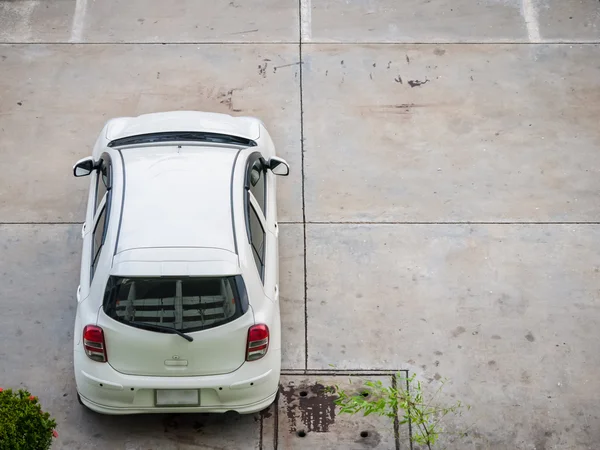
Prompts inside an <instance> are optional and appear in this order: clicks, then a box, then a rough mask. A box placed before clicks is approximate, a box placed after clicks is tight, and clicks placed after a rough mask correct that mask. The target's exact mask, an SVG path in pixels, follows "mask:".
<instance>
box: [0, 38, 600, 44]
mask: <svg viewBox="0 0 600 450" xmlns="http://www.w3.org/2000/svg"><path fill="white" fill-rule="evenodd" d="M307 43H310V44H312V45H336V46H352V45H386V46H387V45H414V46H416V45H489V46H495V45H598V44H600V40H587V41H579V40H566V39H564V40H559V41H556V40H555V41H553V40H544V41H541V40H540V42H538V43H534V42H529V41H508V40H507V41H464V42H451V41H414V42H413V41H344V42H337V41H314V40H311V41H310V42H307ZM295 44H298V41H296V40H294V41H184V42H177V41H164V42H143V41H119V42H114V41H113V42H111V41H91V42H90V41H88V42H68V41H35V42H31V41H21V40H19V41H2V40H0V45H111V46H118V45H295Z"/></svg>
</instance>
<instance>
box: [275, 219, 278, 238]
mask: <svg viewBox="0 0 600 450" xmlns="http://www.w3.org/2000/svg"><path fill="white" fill-rule="evenodd" d="M275 236H279V224H278V223H277V222H275Z"/></svg>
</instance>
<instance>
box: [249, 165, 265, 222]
mask: <svg viewBox="0 0 600 450" xmlns="http://www.w3.org/2000/svg"><path fill="white" fill-rule="evenodd" d="M249 177H250V180H249V181H250V192H252V195H254V198H255V199H256V201H257V202H258V206H260V209H261V212H262V213H263V216H266V209H265V204H266V193H267V192H266V172H265V169H264V166H263V163H262V161H261V159H260V158H259V159H257V160H256V161H254V163H253V164H252V167H251V168H250V174H249Z"/></svg>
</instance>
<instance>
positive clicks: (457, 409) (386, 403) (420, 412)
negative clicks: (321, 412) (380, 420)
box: [332, 374, 470, 450]
mask: <svg viewBox="0 0 600 450" xmlns="http://www.w3.org/2000/svg"><path fill="white" fill-rule="evenodd" d="M415 377H416V375H415V374H413V375H412V376H410V377H409V378H404V377H403V376H402V375H401V374H397V375H396V382H395V383H394V384H393V385H392V386H384V384H383V383H382V382H381V381H379V380H377V381H371V380H366V381H365V382H364V386H365V389H364V390H363V393H358V394H355V393H348V392H346V391H344V390H342V389H340V388H339V386H335V388H334V389H333V390H332V392H333V393H336V394H337V396H338V397H337V399H336V400H335V404H336V405H337V406H339V407H340V413H342V414H357V413H359V412H362V413H363V415H365V416H368V415H369V414H376V415H378V416H384V417H388V418H390V419H395V418H396V417H398V420H399V424H400V425H403V424H405V423H410V425H411V430H412V434H411V436H410V438H411V440H412V442H413V443H415V444H420V445H423V446H426V447H427V448H428V449H429V450H431V449H432V448H433V445H434V444H435V443H436V442H437V440H438V438H439V436H440V433H442V432H443V421H444V418H445V417H446V416H448V415H457V416H460V415H461V414H462V410H463V408H466V409H470V406H465V405H463V404H462V403H461V402H460V401H459V402H456V403H454V404H452V405H449V406H442V405H438V404H437V403H436V402H435V397H436V396H437V395H438V394H439V393H440V392H441V391H442V388H443V387H444V383H445V381H443V382H442V383H441V385H440V387H439V388H438V389H437V391H436V392H435V393H434V394H433V395H432V396H429V398H427V399H426V398H425V397H426V395H425V394H424V393H423V388H422V386H421V382H420V381H417V380H415ZM364 393H368V395H364ZM411 448H412V446H411Z"/></svg>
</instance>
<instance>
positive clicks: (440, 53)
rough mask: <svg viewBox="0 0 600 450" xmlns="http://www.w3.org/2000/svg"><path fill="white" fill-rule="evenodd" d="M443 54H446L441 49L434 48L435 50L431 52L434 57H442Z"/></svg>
mask: <svg viewBox="0 0 600 450" xmlns="http://www.w3.org/2000/svg"><path fill="white" fill-rule="evenodd" d="M445 53H446V50H444V49H441V48H436V49H435V50H434V51H433V54H434V55H436V56H442V55H444V54H445Z"/></svg>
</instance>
